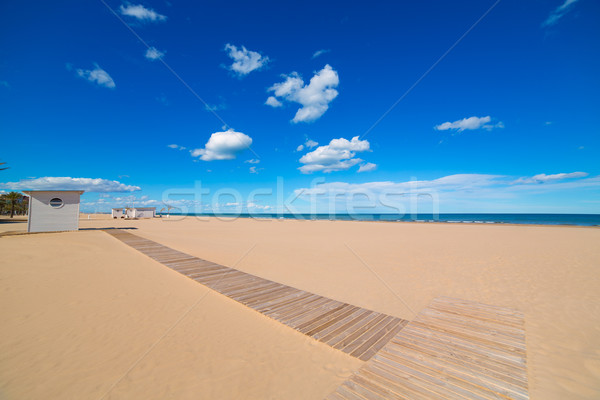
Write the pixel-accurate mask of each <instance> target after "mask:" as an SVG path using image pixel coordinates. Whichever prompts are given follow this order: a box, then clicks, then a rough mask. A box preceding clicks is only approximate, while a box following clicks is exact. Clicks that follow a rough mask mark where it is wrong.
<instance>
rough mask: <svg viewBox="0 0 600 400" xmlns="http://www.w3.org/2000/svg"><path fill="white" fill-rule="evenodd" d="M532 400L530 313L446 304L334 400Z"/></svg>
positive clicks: (431, 310) (411, 327)
mask: <svg viewBox="0 0 600 400" xmlns="http://www.w3.org/2000/svg"><path fill="white" fill-rule="evenodd" d="M528 398H529V395H528V390H527V368H526V354H525V330H524V317H523V314H521V313H520V312H517V311H515V310H510V309H506V308H500V307H494V306H489V305H484V304H479V303H474V302H469V301H463V300H457V299H451V298H445V297H440V298H437V299H435V300H434V301H433V302H432V303H431V304H430V305H429V307H428V308H426V309H425V310H423V311H422V312H421V313H420V314H419V315H418V316H417V318H416V319H415V320H414V321H412V322H410V323H409V324H408V325H407V326H406V327H404V329H402V330H401V331H400V332H399V333H398V334H397V335H396V336H395V337H394V338H393V339H392V340H391V341H390V342H389V343H388V344H387V345H386V346H385V347H384V348H383V349H381V350H380V351H379V352H378V353H377V354H376V355H375V356H374V357H373V358H371V360H370V361H368V362H367V363H366V364H365V365H364V366H363V367H362V368H361V369H360V370H359V371H357V373H356V374H354V375H353V376H352V377H350V378H349V379H348V380H347V381H346V382H344V383H343V384H342V385H341V386H340V387H339V388H338V389H337V390H336V391H335V392H334V393H332V394H330V395H329V396H328V397H327V400H350V399H352V400H364V399H378V400H381V399H480V400H483V399H486V400H498V399H528Z"/></svg>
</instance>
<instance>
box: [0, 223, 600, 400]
mask: <svg viewBox="0 0 600 400" xmlns="http://www.w3.org/2000/svg"><path fill="white" fill-rule="evenodd" d="M101 226H111V227H112V226H114V227H132V228H136V229H135V230H132V233H135V234H137V235H140V236H143V237H146V238H148V239H152V240H156V241H158V242H160V243H162V244H165V245H167V246H170V247H173V248H175V249H178V250H181V251H184V252H187V253H189V254H192V255H195V256H198V257H202V258H205V259H208V260H211V261H214V262H217V263H221V264H224V265H229V266H234V265H235V266H236V268H238V269H241V270H244V271H247V272H250V273H253V274H256V275H259V276H262V277H265V278H268V279H272V280H275V281H278V282H281V283H285V284H288V285H291V286H294V287H297V288H300V289H303V290H308V291H312V292H314V293H317V294H320V295H324V296H328V297H331V298H334V299H336V300H340V301H345V302H349V303H352V304H355V305H358V306H362V307H365V308H369V309H373V310H376V311H381V312H385V313H388V314H391V315H395V316H398V317H402V318H407V319H411V318H412V317H413V316H414V314H415V313H418V311H419V310H421V309H422V308H424V307H426V306H427V304H428V303H429V301H431V300H432V299H433V298H434V297H436V296H439V295H444V296H452V297H459V298H464V299H468V300H474V301H480V302H483V303H489V304H494V305H498V306H504V307H512V308H516V309H519V310H521V311H523V312H524V313H525V317H526V332H527V351H528V374H529V384H530V395H531V398H532V399H561V398H569V399H578V398H581V399H593V398H599V397H600V291H599V290H598V287H600V271H599V270H600V246H598V243H600V229H595V228H579V227H540V226H501V225H476V224H419V223H376V222H345V221H335V222H332V221H290V220H284V221H279V220H248V219H238V220H221V219H217V218H210V219H209V218H202V219H197V218H186V219H183V220H181V219H177V218H172V219H170V220H166V219H163V220H160V219H154V220H137V221H124V220H111V219H105V218H98V219H95V220H94V219H90V220H87V219H82V220H81V227H82V228H92V227H101ZM107 236H108V235H105V234H103V233H102V232H97V231H83V232H78V233H69V234H48V235H31V236H19V237H4V238H0V251H2V254H3V257H2V261H0V271H1V273H2V279H3V280H2V299H1V301H2V303H1V304H2V306H1V307H2V318H3V319H4V320H7V319H8V320H9V324H8V325H9V329H8V332H9V334H8V335H7V334H3V335H2V340H1V343H0V353H1V354H5V350H4V349H11V351H10V352H9V354H11V358H6V357H4V356H3V358H2V363H1V365H0V382H1V383H0V385H2V386H0V387H2V389H1V390H3V391H4V392H5V393H9V394H12V393H15V394H21V393H27V392H26V391H27V390H30V391H34V390H43V389H44V388H43V386H47V385H51V386H52V387H53V390H57V391H60V390H64V391H69V393H77V392H78V389H77V387H75V386H72V387H69V386H70V385H73V383H72V382H73V381H72V378H74V377H75V376H74V375H73V373H68V371H69V370H68V369H67V370H65V371H62V370H60V369H59V370H58V371H55V372H58V373H54V374H51V367H52V365H53V363H58V364H60V365H63V366H62V368H65V366H64V363H67V364H68V363H69V361H68V360H69V359H70V357H76V358H77V359H78V360H79V361H78V363H79V364H80V365H84V364H85V365H88V366H89V370H87V371H86V372H85V373H82V374H81V375H82V378H81V379H82V382H81V383H80V386H78V387H79V390H80V392H79V394H80V393H82V392H81V391H84V393H94V394H93V395H92V396H91V397H94V396H96V395H97V394H99V393H101V392H102V391H103V390H106V388H107V387H110V385H111V384H113V383H114V379H115V377H116V376H119V373H121V374H122V371H123V369H124V368H125V366H126V365H130V364H131V362H132V360H133V359H136V357H139V353H140V352H143V351H144V349H147V346H148V345H149V343H152V342H153V340H155V339H156V336H157V335H160V332H164V330H165V329H166V328H165V327H168V326H170V325H169V324H171V323H172V321H173V320H175V319H176V318H177V317H178V316H179V315H180V314H181V313H183V312H184V310H185V309H186V307H189V306H190V303H193V299H194V298H195V297H194V295H196V294H200V293H204V291H205V290H206V289H204V288H202V287H201V285H198V284H196V283H194V282H191V281H186V280H185V278H182V277H179V276H177V274H176V273H173V272H171V271H169V270H167V269H166V268H164V267H161V266H160V265H159V264H156V263H154V262H153V261H151V260H149V259H148V258H146V257H144V256H142V255H140V254H138V253H136V252H135V251H133V250H131V249H128V248H127V247H126V246H124V245H122V244H118V243H115V240H114V239H112V238H108V237H107ZM109 239H110V240H109ZM9 240H10V242H9ZM9 243H10V244H9ZM74 244H76V246H75V245H74ZM32 247H35V248H36V249H40V250H39V251H36V252H35V255H34V252H32V251H31V248H32ZM66 248H69V249H70V250H69V252H67V251H66ZM43 249H45V250H43ZM246 253H247V255H246V256H245V257H243V255H244V254H246ZM7 255H8V258H10V260H12V261H10V260H8V262H7ZM61 258H62V261H61ZM15 260H19V271H21V270H23V272H22V275H19V274H16V273H14V274H11V273H10V271H11V266H12V265H13V263H14V262H15ZM42 260H43V264H42ZM85 260H87V261H85ZM86 263H87V264H86ZM42 265H43V266H42ZM82 265H84V268H86V269H85V270H81V269H80V268H82ZM109 265H110V266H109ZM99 269H101V270H102V274H100V276H97V275H99V274H97V273H93V272H90V270H91V271H97V270H99ZM45 270H52V271H57V270H60V271H63V272H62V275H61V276H65V275H66V274H67V273H68V274H69V277H70V278H69V280H68V281H66V282H65V283H64V284H62V285H61V286H60V291H61V296H66V297H65V299H64V303H63V305H64V307H63V308H61V309H56V310H54V311H53V312H54V314H49V315H52V317H50V316H48V317H47V319H46V320H39V318H35V317H33V315H36V314H35V313H34V310H35V307H36V306H37V307H39V305H40V304H45V302H44V301H43V299H42V298H41V297H40V296H41V295H40V293H46V292H44V291H42V290H41V289H42V288H45V289H44V290H45V291H47V293H48V295H50V293H53V291H57V290H58V289H57V286H56V285H51V284H50V283H49V282H48V281H47V280H46V279H42V278H41V277H39V276H38V274H40V273H41V272H40V271H42V273H43V271H45ZM7 271H9V272H7ZM84 271H85V272H84ZM46 274H49V272H46ZM13 275H14V276H13ZM90 275H93V276H94V279H92V280H90V279H89V278H90ZM173 275H175V276H173ZM6 276H8V277H10V278H6ZM42 276H43V274H42ZM167 277H168V279H167ZM61 279H62V278H61ZM182 279H183V280H182ZM140 280H142V281H140ZM84 281H85V282H86V283H85V284H84V283H83V282H84ZM35 282H37V284H36V285H37V286H35V287H38V289H37V290H34V289H33V287H34V283H35ZM115 282H116V283H115ZM142 282H144V283H142ZM78 285H80V286H78ZM78 287H82V289H78ZM17 288H18V289H17ZM83 288H86V289H83ZM91 288H93V290H92V289H91ZM28 290H29V291H31V296H28V297H27V299H28V300H27V301H26V302H24V301H23V300H22V299H23V298H24V297H25V293H26V292H27V291H28ZM91 293H93V294H94V296H93V300H92V298H91V297H90V296H89V295H90V294H91ZM119 293H120V294H121V297H119ZM11 296H12V297H11ZM67 297H68V298H67ZM82 297H83V298H85V299H89V300H85V301H83V300H80V298H82ZM209 299H211V300H209ZM167 301H168V302H167ZM167 304H168V306H167ZM8 305H10V307H9V306H8ZM67 306H68V307H67ZM65 308H66V310H65ZM171 308H173V309H171ZM156 309H158V310H160V312H159V313H157V312H156ZM225 309H227V310H229V309H231V311H229V312H230V313H231V314H228V313H227V312H224V310H225ZM87 310H92V311H93V312H92V316H90V317H87V319H86V318H83V319H82V317H77V316H78V315H79V313H82V314H83V313H87V312H88V311H87ZM150 310H153V312H150V313H149V311H150ZM66 311H69V312H68V313H67V312H66ZM25 315H27V317H25ZM62 315H65V316H64V317H62ZM234 316H235V317H234ZM241 316H243V318H245V319H243V321H244V322H243V324H241V323H240V321H242V317H241ZM99 318H100V319H101V321H106V322H103V323H100V324H98V323H94V324H93V326H95V328H93V329H92V328H91V326H92V325H91V324H92V323H93V322H95V321H98V319H99ZM102 318H104V319H102ZM202 318H204V319H205V320H210V322H211V326H213V327H215V330H213V331H212V332H213V333H212V334H209V333H206V332H205V330H203V329H201V328H202V327H203V326H205V324H204V323H203V322H201V321H199V319H202ZM130 319H133V320H134V321H135V323H133V325H134V326H133V328H132V329H131V330H130V329H129V328H128V326H129V325H128V324H130V322H128V321H129V320H130ZM57 321H61V322H60V324H59V323H58V322H57ZM82 321H83V322H86V321H87V324H90V327H89V328H88V325H86V324H85V323H83V324H82ZM67 323H70V324H71V328H70V330H69V332H70V336H69V341H68V343H76V344H73V346H75V348H76V349H77V350H78V351H82V353H81V354H79V353H78V352H75V353H77V354H71V353H70V352H68V351H67V352H65V351H63V350H60V349H61V346H60V345H59V343H57V344H56V345H55V346H53V348H54V349H56V350H55V351H56V352H57V353H49V352H44V351H42V347H41V346H42V344H43V343H41V342H40V341H39V340H40V339H39V336H40V335H39V332H41V331H42V330H43V331H44V332H46V331H47V330H48V327H54V328H56V329H58V328H57V327H59V326H61V325H65V324H67ZM99 326H102V327H101V328H100V327H99ZM142 326H143V327H144V329H142ZM195 326H196V327H197V329H194V327H195ZM226 328H228V330H227V332H228V335H230V336H226V339H225V338H223V336H222V334H220V332H221V331H222V330H223V329H226ZM86 329H89V332H88V331H87V330H86ZM249 329H251V332H252V333H248V332H249V331H248V330H249ZM242 331H243V332H244V334H239V332H242ZM10 332H13V333H10ZM59 332H60V331H59V330H57V331H56V332H55V331H52V332H51V333H45V334H44V336H43V337H44V338H45V340H48V341H54V340H56V341H58V342H60V343H62V345H63V346H67V342H61V340H63V339H65V340H66V337H65V338H63V335H62V334H60V335H59ZM215 332H216V333H215ZM232 332H238V333H232ZM25 333H28V335H29V336H28V335H25ZM11 334H13V335H16V336H15V337H14V338H12V339H11ZM23 335H25V336H23ZM194 335H200V337H201V338H202V340H203V343H202V344H203V345H200V344H198V339H197V337H195V336H194ZM253 335H255V336H253ZM267 336H268V339H266V337H267ZM61 338H62V339H61ZM140 338H141V339H140ZM9 339H10V340H9ZM167 339H168V340H167ZM225 341H226V343H225ZM284 342H285V343H291V342H294V343H295V346H298V347H297V349H298V350H296V347H294V350H293V351H292V353H287V352H282V351H281V348H282V347H281V346H282V345H281V343H284ZM296 342H298V343H296ZM32 343H33V344H32ZM34 345H35V346H34ZM98 345H102V346H104V347H103V348H111V349H112V348H113V346H114V348H115V350H114V351H113V350H111V351H108V353H107V354H105V353H104V352H98V351H94V352H92V353H91V354H87V353H86V351H84V349H86V348H88V347H91V348H95V347H96V346H98ZM36 346H37V347H36ZM67 347H68V346H67ZM274 347H276V348H277V349H279V350H275V349H273V348H274ZM116 349H118V350H116ZM253 349H256V350H253ZM34 350H35V353H32V351H34ZM223 351H225V352H228V353H227V354H228V356H226V357H223V355H222V354H221V353H222V352H223ZM290 351H291V350H290ZM84 353H86V354H84ZM99 353H101V354H99ZM133 353H135V355H134V354H133ZM32 354H35V357H32ZM288 355H289V359H288V358H287V356H288ZM284 356H285V357H284ZM199 357H203V358H202V359H201V360H199ZM255 357H259V359H260V361H259V360H256V359H254V358H255ZM37 358H39V359H40V364H41V365H46V368H48V369H43V370H42V369H40V370H39V371H38V370H35V371H36V373H33V372H32V371H31V370H29V369H28V368H25V367H26V366H27V365H28V363H29V364H31V363H32V362H33V361H27V360H36V359H37ZM41 360H43V362H42V361H41ZM180 360H181V361H180ZM31 365H33V364H31ZM232 365H233V366H232ZM360 365H361V363H360V362H358V363H357V361H356V360H355V359H352V358H350V357H346V356H345V355H344V354H338V352H336V351H335V350H331V349H329V348H327V347H326V346H319V344H318V343H314V342H312V341H311V340H310V339H308V338H304V337H302V335H299V334H297V333H296V332H294V331H293V330H291V329H290V328H287V327H284V326H281V325H280V324H278V323H276V322H274V321H271V320H269V319H268V318H265V317H262V316H259V315H258V314H257V313H253V312H251V311H249V310H247V309H245V308H244V307H242V306H240V305H238V304H236V303H234V302H232V301H229V300H227V299H225V298H224V297H222V296H219V295H216V294H210V295H207V297H206V300H203V302H202V303H201V305H199V306H198V307H197V308H195V309H194V310H193V311H192V312H190V313H189V315H187V316H186V317H185V318H184V319H183V320H182V321H181V322H180V324H179V325H178V326H177V327H176V328H175V329H173V331H172V332H171V333H170V334H169V335H168V336H167V338H166V339H165V340H163V342H161V343H160V344H159V345H157V346H156V347H155V348H154V349H153V350H152V351H151V352H150V353H149V354H148V356H147V357H146V358H145V359H144V360H143V361H142V362H141V363H140V364H139V365H137V366H136V367H135V368H133V369H132V370H131V372H130V373H129V374H128V375H127V378H126V379H123V380H122V381H120V382H119V384H118V385H116V386H115V388H114V390H113V391H112V392H111V396H115V398H119V397H118V396H121V397H120V398H128V397H129V398H133V397H137V396H141V395H144V396H146V397H150V398H165V397H168V396H171V395H172V396H173V397H174V398H181V397H185V396H186V395H188V394H189V395H190V396H191V395H192V394H195V395H197V396H199V397H200V398H203V396H204V398H217V397H218V398H243V397H244V396H243V395H245V396H246V398H306V399H308V398H322V397H324V396H325V395H326V394H328V391H329V389H330V388H332V387H335V386H336V384H338V383H339V382H341V381H342V380H343V377H344V376H347V374H348V373H349V371H351V370H354V369H356V368H357V367H359V366H360ZM246 367H247V368H246ZM39 368H41V367H39ZM94 368H95V369H94ZM104 368H106V369H108V372H106V371H104ZM263 368H264V369H263ZM82 369H83V368H77V369H76V370H77V371H81V370H82ZM117 371H118V373H117ZM63 372H64V373H63ZM248 374H250V376H251V377H252V378H251V379H250V378H249V377H248ZM49 375H53V377H52V378H50V377H49ZM84 376H85V379H83V377H84ZM224 376H225V377H224ZM171 380H174V381H175V382H176V383H173V382H172V381H171ZM34 382H37V383H36V384H34ZM42 382H43V384H42ZM302 382H304V384H303V383H302ZM306 382H310V385H307V384H306ZM319 382H320V383H319ZM40 386H41V387H42V388H41V389H37V387H40ZM306 386H310V388H307V387H306ZM303 389H305V390H308V389H310V393H308V392H302V391H301V390H303ZM24 391H25V392H24ZM31 393H33V392H31ZM56 393H59V392H56ZM65 393H66V392H65ZM241 394H243V395H241ZM17 397H18V398H22V397H23V396H17ZM25 397H27V396H25ZM87 397H89V396H83V397H80V398H87ZM96 397H97V396H96ZM30 398H36V396H34V395H31V396H30ZM63 398H68V396H67V397H63Z"/></svg>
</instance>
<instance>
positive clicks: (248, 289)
mask: <svg viewBox="0 0 600 400" xmlns="http://www.w3.org/2000/svg"><path fill="white" fill-rule="evenodd" d="M105 232H106V233H108V234H110V235H112V236H114V237H115V238H117V239H119V240H121V241H122V242H124V243H126V244H128V245H129V246H131V247H133V248H135V249H136V250H139V251H140V252H142V253H144V254H146V255H147V256H149V257H151V258H153V259H154V260H156V261H158V262H160V263H162V264H164V265H166V266H167V267H169V268H171V269H173V270H175V271H177V272H180V273H182V274H183V275H185V276H187V277H189V278H191V279H193V280H195V281H197V282H199V283H201V284H203V285H205V286H207V287H209V288H211V289H213V290H215V291H217V292H219V293H221V294H224V295H225V296H227V297H230V298H232V299H234V300H236V301H238V302H240V303H242V304H244V305H246V306H248V307H250V308H252V309H254V310H256V311H258V312H260V313H262V314H264V315H266V316H268V317H270V318H273V319H275V320H277V321H280V322H282V323H284V324H286V325H288V326H290V327H292V328H294V329H296V330H297V331H300V332H302V333H304V334H305V335H308V336H310V337H312V338H314V339H316V340H318V341H320V342H323V343H326V344H328V345H329V346H331V347H333V348H335V349H339V350H341V351H343V352H345V353H348V354H350V355H351V356H353V357H356V358H359V359H361V360H363V361H366V360H369V359H370V358H371V357H373V356H374V355H375V353H377V351H379V350H380V349H381V348H382V347H383V346H385V345H386V344H387V343H388V342H389V341H390V340H391V339H392V338H393V337H394V336H396V334H397V333H398V332H399V331H400V330H401V329H402V328H403V327H404V326H405V325H406V323H407V322H408V321H406V320H403V319H401V318H396V317H392V316H390V315H385V314H382V313H378V312H375V311H370V310H367V309H364V308H361V307H357V306H353V305H350V304H347V303H342V302H340V301H336V300H332V299H328V298H326V297H323V296H319V295H316V294H313V293H310V292H306V291H304V290H299V289H295V288H293V287H290V286H286V285H283V284H281V283H277V282H273V281H270V280H267V279H263V278H260V277H258V276H254V275H251V274H247V273H245V272H242V271H239V270H236V269H233V268H229V267H225V266H223V265H219V264H215V263H212V262H210V261H206V260H203V259H200V258H198V257H193V256H191V255H189V254H186V253H182V252H180V251H177V250H174V249H171V248H169V247H167V246H163V245H161V244H159V243H156V242H153V241H152V240H148V239H144V238H141V237H139V236H136V235H134V234H131V233H129V232H125V231H122V230H119V229H110V230H105Z"/></svg>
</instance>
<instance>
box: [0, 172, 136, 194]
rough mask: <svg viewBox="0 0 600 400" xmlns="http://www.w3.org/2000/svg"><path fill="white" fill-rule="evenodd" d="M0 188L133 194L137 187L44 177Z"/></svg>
mask: <svg viewBox="0 0 600 400" xmlns="http://www.w3.org/2000/svg"><path fill="white" fill-rule="evenodd" d="M0 187H6V188H9V189H12V190H27V189H29V190H85V191H86V192H133V191H136V190H141V189H140V187H139V186H131V185H126V184H124V183H120V182H117V181H111V180H108V179H100V178H97V179H94V178H71V177H66V176H65V177H62V176H46V177H42V178H35V179H21V180H20V181H19V182H6V183H0Z"/></svg>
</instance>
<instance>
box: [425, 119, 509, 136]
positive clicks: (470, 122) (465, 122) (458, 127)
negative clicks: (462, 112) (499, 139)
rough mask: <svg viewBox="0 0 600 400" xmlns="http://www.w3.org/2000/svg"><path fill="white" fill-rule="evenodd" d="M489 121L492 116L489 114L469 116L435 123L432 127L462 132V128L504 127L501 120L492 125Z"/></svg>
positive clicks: (488, 128) (490, 128) (487, 128)
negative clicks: (438, 123) (485, 115)
mask: <svg viewBox="0 0 600 400" xmlns="http://www.w3.org/2000/svg"><path fill="white" fill-rule="evenodd" d="M491 121H492V118H491V117H490V116H489V115H488V116H487V117H469V118H463V119H459V120H458V121H454V122H444V123H443V124H440V125H436V126H435V127H434V129H436V130H438V131H447V130H454V131H457V132H462V131H464V130H476V129H486V130H492V129H494V128H504V124H503V123H502V122H501V121H500V122H498V123H496V124H494V125H490V124H489V123H490V122H491Z"/></svg>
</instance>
